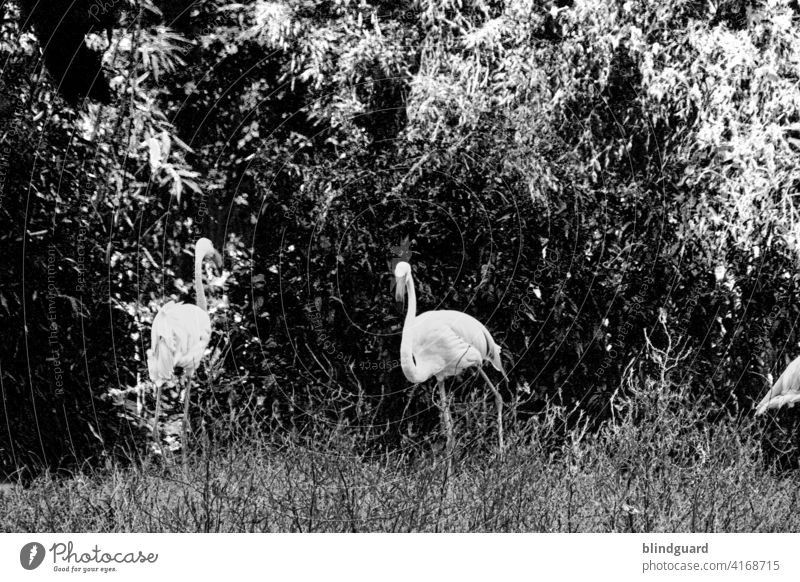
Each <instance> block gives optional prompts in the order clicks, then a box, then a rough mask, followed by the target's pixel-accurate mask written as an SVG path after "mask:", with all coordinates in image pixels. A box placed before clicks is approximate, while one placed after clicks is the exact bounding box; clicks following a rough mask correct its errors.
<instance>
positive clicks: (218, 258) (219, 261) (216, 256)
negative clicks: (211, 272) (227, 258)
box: [211, 251, 222, 269]
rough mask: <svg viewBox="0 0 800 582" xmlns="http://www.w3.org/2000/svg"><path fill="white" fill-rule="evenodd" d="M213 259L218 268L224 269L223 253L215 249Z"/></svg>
mask: <svg viewBox="0 0 800 582" xmlns="http://www.w3.org/2000/svg"><path fill="white" fill-rule="evenodd" d="M211 260H212V261H214V264H215V265H216V266H217V269H222V255H220V254H219V253H218V252H217V251H214V252H213V254H212V255H211Z"/></svg>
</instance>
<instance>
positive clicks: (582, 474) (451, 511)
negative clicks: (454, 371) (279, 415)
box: [0, 377, 800, 532]
mask: <svg viewBox="0 0 800 582" xmlns="http://www.w3.org/2000/svg"><path fill="white" fill-rule="evenodd" d="M614 412H615V413H614V415H613V418H611V419H609V420H608V421H607V422H605V423H604V424H602V425H601V426H600V427H599V428H598V429H596V430H593V431H589V430H587V428H586V427H587V424H583V423H580V422H578V423H577V425H576V424H575V423H573V427H574V428H572V429H570V430H566V429H564V428H563V427H564V426H565V425H564V423H563V420H564V411H563V410H560V409H557V408H552V409H550V410H548V411H547V412H545V413H542V414H541V415H540V416H539V417H537V419H535V420H534V421H531V422H530V423H529V424H528V425H527V426H526V427H524V428H522V429H519V430H517V431H516V432H514V433H512V434H511V435H509V441H510V442H509V444H508V445H507V450H506V452H505V454H504V455H503V456H502V457H501V456H499V455H497V454H496V452H473V453H468V454H467V453H465V454H463V455H462V457H461V458H459V459H458V460H457V462H456V463H455V469H454V473H453V474H452V475H451V476H450V477H449V478H448V477H447V474H446V470H445V465H446V463H444V461H443V459H442V458H441V456H440V455H438V454H433V453H428V454H421V455H420V454H416V455H411V454H409V453H408V452H407V451H406V452H404V451H394V452H388V453H386V454H382V455H379V456H375V455H373V456H372V457H369V456H367V455H364V454H354V453H353V451H355V450H357V449H356V447H355V446H354V443H355V442H357V435H354V434H350V435H348V434H345V433H342V434H340V435H337V438H335V439H333V440H332V441H331V442H328V443H325V444H324V445H322V444H318V445H315V444H311V445H309V444H307V443H300V442H298V439H296V438H294V439H293V438H290V437H286V439H285V440H284V442H282V443H280V444H279V445H275V444H274V443H273V444H268V443H267V442H266V441H265V440H260V439H257V438H252V437H251V438H248V439H242V440H240V441H239V442H234V443H233V444H229V445H227V446H221V445H219V446H213V447H206V448H205V449H204V448H203V447H200V448H199V449H198V451H197V453H196V455H195V456H193V457H192V459H191V463H190V467H189V470H188V473H187V475H186V477H184V475H183V472H182V470H181V468H180V463H179V462H178V459H175V460H173V461H170V462H167V463H159V464H156V463H150V464H145V465H138V466H133V467H128V468H121V467H111V468H108V469H106V470H95V471H94V472H91V473H89V474H76V475H74V476H72V477H69V478H54V477H48V476H43V477H40V478H39V479H38V480H36V481H35V482H34V483H33V484H32V485H31V486H30V487H27V488H24V489H23V488H13V489H11V490H10V491H7V492H6V493H5V494H2V495H0V530H2V531H5V532H12V531H13V532H38V531H55V532H187V531H188V532H196V531H201V532H264V531H267V532H364V531H370V532H398V531H399V532H476V531H480V532H486V531H490V532H530V531H535V532H663V531H667V532H694V531H701V532H756V531H781V532H787V531H798V530H800V511H798V509H800V508H799V507H798V495H800V487H798V485H800V483H798V477H799V476H800V475H799V474H798V472H797V471H789V472H785V471H784V472H781V473H778V472H776V471H772V470H770V469H769V467H768V464H767V463H766V462H765V459H764V457H763V454H762V452H761V451H762V447H761V440H762V436H761V435H762V431H763V429H762V428H761V426H760V425H759V424H757V423H755V422H754V421H752V420H750V419H749V415H748V419H747V420H742V419H741V418H736V417H733V416H725V417H723V418H720V419H716V420H714V421H713V422H709V421H708V420H707V419H705V418H704V417H703V413H702V407H701V406H698V405H695V404H692V403H690V402H689V398H688V396H687V392H686V391H684V390H674V389H671V388H669V382H664V379H663V377H662V378H659V379H654V380H652V381H646V382H645V386H644V387H642V388H641V389H639V390H636V389H631V390H629V396H628V397H627V398H625V399H624V401H623V402H622V403H619V404H617V405H616V407H615V410H614ZM559 427H561V428H559ZM463 436H464V435H462V437H463ZM465 448H466V447H463V448H462V450H464V449H465Z"/></svg>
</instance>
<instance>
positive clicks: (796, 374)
mask: <svg viewBox="0 0 800 582" xmlns="http://www.w3.org/2000/svg"><path fill="white" fill-rule="evenodd" d="M798 401H800V358H795V359H794V360H792V363H791V364H789V365H788V366H787V367H786V370H784V372H783V374H781V377H780V378H778V381H777V382H775V384H773V385H772V388H770V389H769V391H768V392H767V394H766V395H765V396H764V398H762V399H761V402H759V403H758V405H757V406H756V416H760V415H762V414H764V413H765V412H766V411H767V410H769V409H770V408H780V407H782V406H784V405H788V406H789V407H790V408H791V407H792V406H794V403H795V402H798Z"/></svg>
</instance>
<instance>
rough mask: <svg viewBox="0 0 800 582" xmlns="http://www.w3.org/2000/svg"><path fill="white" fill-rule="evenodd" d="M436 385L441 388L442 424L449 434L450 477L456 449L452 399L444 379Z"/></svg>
mask: <svg viewBox="0 0 800 582" xmlns="http://www.w3.org/2000/svg"><path fill="white" fill-rule="evenodd" d="M436 385H437V386H438V387H439V400H440V401H441V402H440V404H439V407H440V408H439V409H440V410H441V413H442V423H443V424H444V430H445V432H446V433H447V448H446V454H447V474H448V475H450V474H451V473H452V469H453V453H454V452H455V448H456V439H455V436H454V434H453V417H452V416H450V399H449V398H448V397H447V391H446V390H445V389H444V378H442V379H437V380H436Z"/></svg>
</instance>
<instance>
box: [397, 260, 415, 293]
mask: <svg viewBox="0 0 800 582" xmlns="http://www.w3.org/2000/svg"><path fill="white" fill-rule="evenodd" d="M409 277H411V265H409V264H408V263H406V262H405V261H400V262H399V263H397V265H396V266H395V268H394V278H395V283H396V286H395V297H396V299H397V300H398V301H402V300H403V299H404V298H405V296H406V284H407V283H408V279H409Z"/></svg>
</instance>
